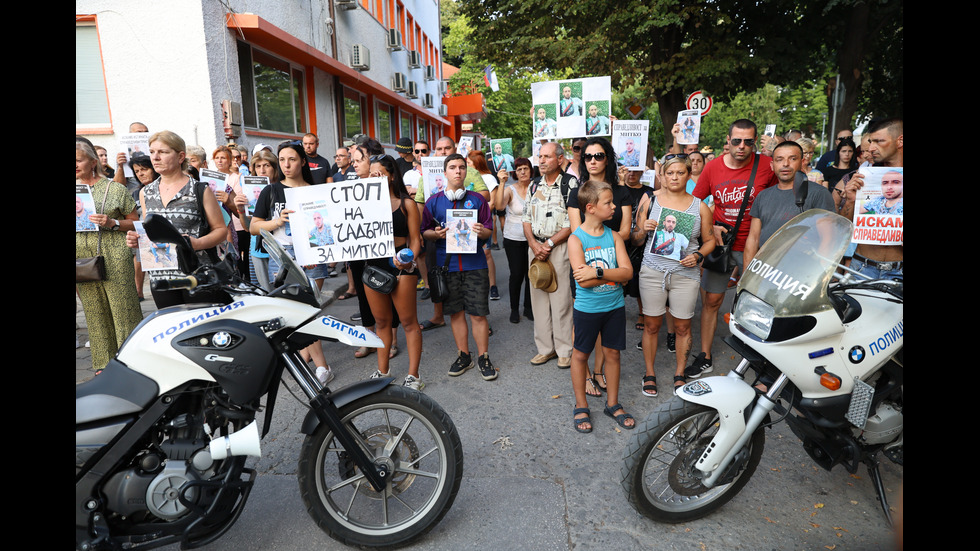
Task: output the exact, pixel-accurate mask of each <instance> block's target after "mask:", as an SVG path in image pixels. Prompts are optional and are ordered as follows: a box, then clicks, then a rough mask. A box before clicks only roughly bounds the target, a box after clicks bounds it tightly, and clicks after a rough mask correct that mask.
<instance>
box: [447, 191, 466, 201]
mask: <svg viewBox="0 0 980 551" xmlns="http://www.w3.org/2000/svg"><path fill="white" fill-rule="evenodd" d="M463 197H466V190H465V189H447V190H446V199H449V200H450V201H459V200H460V199H462V198H463Z"/></svg>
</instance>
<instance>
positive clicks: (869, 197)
mask: <svg viewBox="0 0 980 551" xmlns="http://www.w3.org/2000/svg"><path fill="white" fill-rule="evenodd" d="M858 172H860V173H861V174H863V175H864V187H862V188H861V189H859V190H858V191H857V197H855V200H854V235H853V236H852V238H851V241H853V242H854V243H867V244H872V245H902V244H903V243H904V236H903V225H904V223H903V222H904V221H903V219H904V215H903V212H904V210H905V205H904V185H905V174H904V169H903V167H883V166H876V167H864V168H862V169H860V170H859V171H858Z"/></svg>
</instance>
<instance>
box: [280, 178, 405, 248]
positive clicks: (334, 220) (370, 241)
mask: <svg viewBox="0 0 980 551" xmlns="http://www.w3.org/2000/svg"><path fill="white" fill-rule="evenodd" d="M285 192H286V208H287V209H290V210H292V211H294V212H293V213H292V214H290V215H289V223H290V226H291V227H292V235H293V249H294V252H295V254H296V260H297V262H299V263H300V264H302V265H304V266H305V265H310V264H326V263H331V262H344V261H348V260H368V259H371V258H385V257H389V256H391V255H393V254H394V253H395V245H394V236H393V235H392V227H391V199H390V196H389V194H388V182H387V179H385V178H364V179H362V180H345V181H343V182H335V183H333V184H330V185H320V186H301V187H292V188H286V190H285Z"/></svg>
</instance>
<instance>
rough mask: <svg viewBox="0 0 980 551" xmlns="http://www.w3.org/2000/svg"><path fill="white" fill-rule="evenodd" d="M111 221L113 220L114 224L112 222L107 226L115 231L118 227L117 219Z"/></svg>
mask: <svg viewBox="0 0 980 551" xmlns="http://www.w3.org/2000/svg"><path fill="white" fill-rule="evenodd" d="M113 222H115V224H113V225H112V227H111V228H109V230H111V231H116V230H118V229H119V220H113Z"/></svg>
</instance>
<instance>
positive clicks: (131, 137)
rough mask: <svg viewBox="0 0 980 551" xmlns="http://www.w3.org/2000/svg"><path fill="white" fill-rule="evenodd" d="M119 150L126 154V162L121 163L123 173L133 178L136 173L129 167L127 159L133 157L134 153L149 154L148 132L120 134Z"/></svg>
mask: <svg viewBox="0 0 980 551" xmlns="http://www.w3.org/2000/svg"><path fill="white" fill-rule="evenodd" d="M119 150H120V151H122V152H123V153H125V154H126V164H124V165H123V173H124V174H125V175H126V177H127V178H135V177H136V174H135V173H133V169H132V168H130V167H129V161H130V160H131V159H132V158H133V155H134V154H135V155H146V156H147V157H149V156H150V133H149V132H130V133H129V134H120V135H119Z"/></svg>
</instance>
